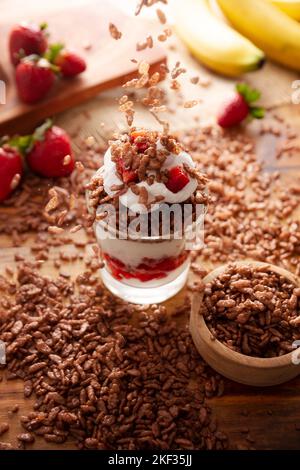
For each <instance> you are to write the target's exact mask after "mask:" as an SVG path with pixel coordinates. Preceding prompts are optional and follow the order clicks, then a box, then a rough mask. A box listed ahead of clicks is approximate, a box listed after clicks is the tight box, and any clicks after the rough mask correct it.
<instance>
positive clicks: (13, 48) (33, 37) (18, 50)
mask: <svg viewBox="0 0 300 470" xmlns="http://www.w3.org/2000/svg"><path fill="white" fill-rule="evenodd" d="M47 36H48V34H47V24H46V23H43V24H41V25H39V26H38V25H36V24H34V23H20V24H17V25H15V26H14V27H13V28H12V30H11V31H10V35H9V43H8V47H9V54H10V60H11V63H12V64H13V65H18V63H19V62H20V60H21V58H23V57H26V56H28V55H31V54H38V55H40V56H41V55H43V54H44V52H45V51H46V49H47V47H48V39H47Z"/></svg>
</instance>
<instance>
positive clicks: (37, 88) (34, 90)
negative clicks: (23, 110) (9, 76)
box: [16, 54, 55, 104]
mask: <svg viewBox="0 0 300 470" xmlns="http://www.w3.org/2000/svg"><path fill="white" fill-rule="evenodd" d="M54 72H55V68H54V67H53V65H51V64H50V63H49V62H48V60H47V59H45V58H41V57H40V56H38V55H35V54H33V55H30V56H28V57H25V58H24V59H22V60H21V62H20V63H19V64H18V65H17V68H16V84H17V90H18V95H19V97H20V99H21V100H22V101H24V103H28V104H32V103H36V102H37V101H40V100H42V99H43V98H45V96H46V95H47V94H48V93H49V91H50V90H51V88H52V86H53V84H54V81H55V73H54Z"/></svg>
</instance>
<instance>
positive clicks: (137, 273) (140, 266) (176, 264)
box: [94, 222, 190, 304]
mask: <svg viewBox="0 0 300 470" xmlns="http://www.w3.org/2000/svg"><path fill="white" fill-rule="evenodd" d="M94 230H95V235H96V238H97V242H98V244H99V246H100V249H101V252H102V257H103V261H104V267H103V268H102V269H101V276H102V280H103V283H104V284H105V286H106V287H107V288H108V289H109V290H110V291H111V292H112V293H113V294H115V295H117V296H118V297H121V298H122V299H124V300H126V301H128V302H131V303H138V304H149V303H160V302H163V301H165V300H167V299H169V298H170V297H173V296H174V295H175V294H177V293H178V292H179V291H180V290H181V289H182V288H183V286H184V285H185V283H186V280H187V276H188V272H189V267H190V256H189V251H188V250H186V239H185V237H184V236H183V237H182V238H179V239H177V238H175V237H173V238H168V239H166V238H165V237H159V236H155V237H142V238H138V239H131V238H127V239H123V238H112V237H110V234H109V233H108V232H109V229H108V230H107V227H105V226H104V224H103V222H95V224H94Z"/></svg>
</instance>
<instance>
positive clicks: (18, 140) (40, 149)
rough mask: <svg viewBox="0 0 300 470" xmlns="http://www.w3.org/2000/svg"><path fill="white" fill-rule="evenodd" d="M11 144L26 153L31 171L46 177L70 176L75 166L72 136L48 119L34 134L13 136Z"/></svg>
mask: <svg viewBox="0 0 300 470" xmlns="http://www.w3.org/2000/svg"><path fill="white" fill-rule="evenodd" d="M9 143H10V146H12V147H14V148H16V149H18V151H19V152H20V153H21V154H22V155H24V157H25V160H26V161H27V164H28V166H29V168H30V169H31V171H33V172H34V173H37V174H38V175H40V176H44V177H46V178H59V177H63V176H69V175H70V174H71V173H72V171H73V170H74V167H75V159H74V155H73V151H72V147H71V141H70V137H69V136H68V134H67V133H66V131H65V130H64V129H62V128H61V127H58V126H54V125H53V124H52V121H51V119H48V120H47V121H45V122H44V124H42V125H41V126H39V127H37V128H36V130H35V131H34V133H33V134H30V135H25V136H16V137H13V138H12V139H11V140H10V141H9Z"/></svg>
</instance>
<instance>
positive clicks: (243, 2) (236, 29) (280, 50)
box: [173, 0, 300, 77]
mask: <svg viewBox="0 0 300 470" xmlns="http://www.w3.org/2000/svg"><path fill="white" fill-rule="evenodd" d="M217 3H218V6H219V7H220V9H221V10H222V12H223V14H224V15H225V17H226V18H227V19H228V20H229V23H230V25H229V24H227V23H225V22H224V21H223V20H222V18H221V17H220V16H218V15H217V14H216V13H215V11H214V10H213V8H212V6H211V0H175V2H174V10H173V11H174V16H175V28H176V31H177V33H178V35H179V36H180V37H181V39H182V40H183V41H184V42H185V43H186V45H187V46H188V47H189V49H190V50H191V52H192V53H193V55H194V56H195V57H196V58H198V59H199V60H200V61H201V62H203V63H204V64H205V65H206V66H207V67H209V68H210V69H212V70H214V71H216V72H218V73H221V74H223V75H226V76H231V77H235V76H239V75H242V74H244V73H247V72H250V71H253V70H257V69H258V68H260V67H261V66H262V64H263V63H264V61H265V54H266V55H267V56H269V57H270V58H271V59H273V60H275V61H277V62H279V63H281V64H284V65H286V66H288V67H290V68H292V69H295V70H300V24H298V23H297V21H295V19H293V18H297V17H298V18H300V0H299V1H298V0H217ZM281 10H282V11H281ZM288 15H289V16H291V17H292V18H290V17H289V16H288Z"/></svg>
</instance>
